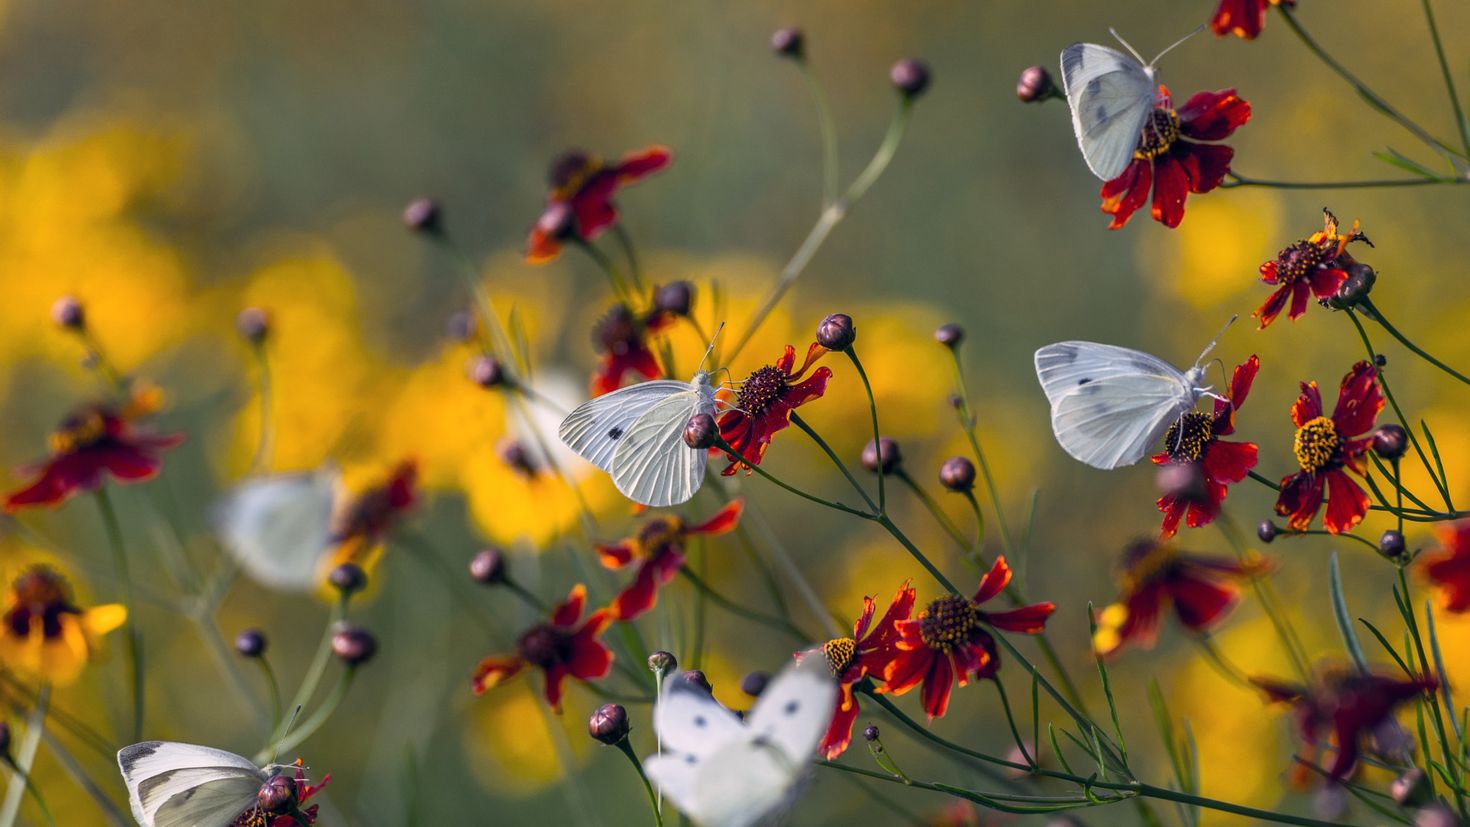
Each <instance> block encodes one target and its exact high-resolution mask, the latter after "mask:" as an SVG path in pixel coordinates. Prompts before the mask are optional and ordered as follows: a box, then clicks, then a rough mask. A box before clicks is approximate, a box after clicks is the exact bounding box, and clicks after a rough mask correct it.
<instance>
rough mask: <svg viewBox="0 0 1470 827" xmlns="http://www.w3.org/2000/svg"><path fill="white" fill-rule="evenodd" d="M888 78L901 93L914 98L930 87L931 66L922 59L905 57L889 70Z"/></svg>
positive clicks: (911, 98)
mask: <svg viewBox="0 0 1470 827" xmlns="http://www.w3.org/2000/svg"><path fill="white" fill-rule="evenodd" d="M888 80H889V82H891V83H892V84H893V88H894V89H897V90H898V91H899V94H901V95H903V96H904V97H905V98H908V99H909V100H913V99H914V98H917V97H918V96H920V95H922V94H924V90H925V89H928V88H929V66H928V65H927V64H925V63H924V61H922V60H916V59H914V58H904V59H903V60H900V61H899V62H897V63H895V64H893V68H892V69H889V70H888Z"/></svg>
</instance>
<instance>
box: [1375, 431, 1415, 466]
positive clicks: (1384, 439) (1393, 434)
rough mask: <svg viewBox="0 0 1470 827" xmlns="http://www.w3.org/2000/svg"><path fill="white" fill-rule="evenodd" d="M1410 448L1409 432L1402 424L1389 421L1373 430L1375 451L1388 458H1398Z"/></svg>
mask: <svg viewBox="0 0 1470 827" xmlns="http://www.w3.org/2000/svg"><path fill="white" fill-rule="evenodd" d="M1408 449H1409V432H1408V431H1405V430H1404V428H1403V426H1402V425H1395V424H1393V423H1389V424H1387V425H1380V426H1378V430H1376V431H1374V432H1373V453H1375V454H1377V455H1378V456H1380V457H1383V458H1384V459H1388V460H1394V459H1398V458H1399V457H1401V456H1403V455H1404V452H1405V451H1407V450H1408Z"/></svg>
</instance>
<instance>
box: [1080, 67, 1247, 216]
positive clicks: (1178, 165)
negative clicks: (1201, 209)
mask: <svg viewBox="0 0 1470 827" xmlns="http://www.w3.org/2000/svg"><path fill="white" fill-rule="evenodd" d="M1250 117H1251V105H1250V104H1249V103H1247V102H1246V101H1244V100H1242V99H1240V98H1239V97H1237V96H1236V94H1235V90H1234V89H1225V90H1223V91H1220V92H1200V93H1199V94H1197V95H1195V96H1194V97H1192V98H1190V99H1189V100H1188V101H1186V102H1185V104H1184V105H1183V106H1181V107H1179V108H1178V109H1175V108H1174V106H1173V102H1172V100H1171V98H1170V97H1169V90H1168V88H1166V87H1163V86H1160V87H1159V94H1158V97H1157V98H1156V99H1155V103H1154V110H1153V112H1152V114H1151V115H1150V118H1149V121H1148V122H1147V123H1146V124H1144V127H1143V134H1142V135H1140V136H1139V139H1138V149H1136V150H1135V151H1134V153H1133V160H1132V162H1130V163H1129V164H1128V167H1127V169H1125V170H1123V174H1122V175H1119V176H1118V177H1117V178H1114V179H1113V180H1111V181H1109V182H1107V183H1106V184H1103V187H1102V192H1101V195H1102V211H1103V212H1105V213H1107V214H1108V215H1111V216H1112V217H1113V223H1112V224H1110V225H1109V227H1108V229H1110V230H1116V229H1118V228H1120V227H1122V226H1123V225H1124V224H1127V223H1128V219H1129V218H1131V217H1132V216H1133V213H1134V212H1136V211H1137V210H1138V208H1139V207H1142V206H1143V203H1144V202H1145V201H1147V200H1148V197H1149V193H1150V192H1152V193H1153V217H1154V220H1155V221H1157V222H1159V223H1160V224H1163V225H1164V226H1166V227H1177V226H1179V222H1180V221H1183V220H1184V200H1185V198H1187V197H1188V196H1189V194H1190V193H1195V194H1203V193H1206V192H1209V191H1210V190H1213V189H1214V188H1216V187H1218V186H1220V182H1221V181H1223V180H1225V174H1226V173H1227V172H1229V171H1230V160H1231V159H1232V158H1233V157H1234V156H1235V150H1233V149H1231V148H1230V147H1228V146H1224V145H1222V144H1219V143H1207V142H1214V141H1222V140H1224V139H1225V138H1228V137H1230V135H1231V134H1232V133H1234V132H1235V130H1236V129H1237V128H1239V127H1240V126H1241V125H1242V124H1244V123H1245V122H1246V121H1248V120H1250Z"/></svg>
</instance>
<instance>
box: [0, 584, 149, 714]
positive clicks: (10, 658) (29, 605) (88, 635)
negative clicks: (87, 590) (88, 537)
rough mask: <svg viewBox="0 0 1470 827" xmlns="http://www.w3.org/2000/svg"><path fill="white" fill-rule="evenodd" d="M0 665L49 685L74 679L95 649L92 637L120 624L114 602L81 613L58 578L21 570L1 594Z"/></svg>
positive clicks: (123, 617)
mask: <svg viewBox="0 0 1470 827" xmlns="http://www.w3.org/2000/svg"><path fill="white" fill-rule="evenodd" d="M4 606H5V616H4V621H5V622H4V626H3V627H0V662H3V663H4V664H5V665H6V666H7V667H10V668H13V669H16V670H17V671H20V672H23V673H26V674H27V675H30V676H33V677H35V678H37V679H39V680H42V681H45V682H47V683H50V684H52V685H55V686H66V685H68V684H71V683H73V682H75V681H76V679H77V678H78V677H80V676H81V674H82V669H83V668H84V667H85V666H86V665H87V662H88V661H89V660H91V658H92V655H93V654H94V653H95V652H96V650H97V639H98V638H100V637H101V636H103V635H105V634H107V633H108V632H111V631H112V630H114V629H116V628H118V627H120V626H122V625H123V623H124V622H126V621H127V617H128V612H127V609H125V608H124V607H123V606H121V605H119V604H109V605H105V606H94V607H92V608H90V609H83V608H81V607H79V606H77V605H76V603H75V602H74V601H73V597H72V595H71V591H70V589H69V588H68V587H67V583H66V581H65V580H64V579H63V578H62V576H61V574H60V573H58V572H57V571H56V570H55V569H52V568H50V567H47V566H34V567H32V568H29V569H27V570H26V571H25V572H24V573H22V574H21V575H20V576H19V577H17V578H16V579H15V580H14V581H13V582H12V583H11V584H10V588H9V589H8V590H6V592H5V604H4Z"/></svg>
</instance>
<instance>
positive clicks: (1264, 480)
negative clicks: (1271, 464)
mask: <svg viewBox="0 0 1470 827" xmlns="http://www.w3.org/2000/svg"><path fill="white" fill-rule="evenodd" d="M1246 474H1248V475H1249V476H1250V478H1251V479H1253V480H1255V481H1256V482H1258V483H1260V484H1261V485H1264V486H1266V487H1267V488H1269V489H1271V490H1272V491H1277V492H1279V491H1280V490H1281V484H1280V483H1277V482H1272V481H1271V479H1270V478H1269V477H1263V476H1261V475H1260V474H1257V473H1256V472H1255V471H1247V472H1246Z"/></svg>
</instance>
